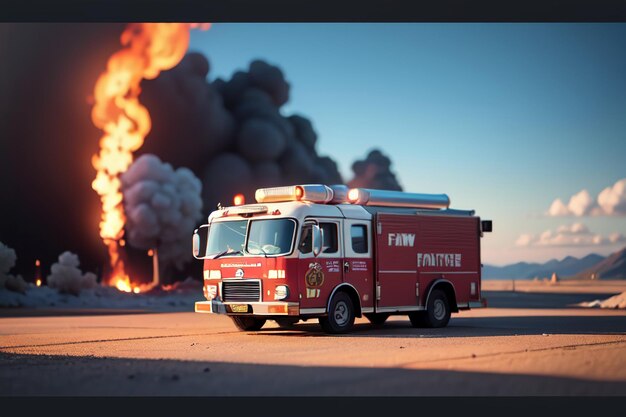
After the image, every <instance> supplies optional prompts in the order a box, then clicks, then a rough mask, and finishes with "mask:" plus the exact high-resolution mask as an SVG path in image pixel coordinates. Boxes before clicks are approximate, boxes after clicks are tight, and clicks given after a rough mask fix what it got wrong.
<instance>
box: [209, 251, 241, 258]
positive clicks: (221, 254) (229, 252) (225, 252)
mask: <svg viewBox="0 0 626 417" xmlns="http://www.w3.org/2000/svg"><path fill="white" fill-rule="evenodd" d="M238 253H239V254H241V255H243V252H242V251H240V250H236V251H229V250H228V249H226V250H225V251H223V252H220V253H218V254H217V255H215V256H214V257H213V259H217V258H221V257H222V256H225V255H236V254H238Z"/></svg>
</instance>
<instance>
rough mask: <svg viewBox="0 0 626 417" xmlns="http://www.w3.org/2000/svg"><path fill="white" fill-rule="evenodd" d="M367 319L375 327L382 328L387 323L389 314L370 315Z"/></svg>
mask: <svg viewBox="0 0 626 417" xmlns="http://www.w3.org/2000/svg"><path fill="white" fill-rule="evenodd" d="M365 317H366V318H367V319H368V320H369V321H370V323H372V324H373V325H375V326H380V325H382V324H383V323H385V322H386V321H387V319H388V318H389V314H387V313H369V314H366V315H365Z"/></svg>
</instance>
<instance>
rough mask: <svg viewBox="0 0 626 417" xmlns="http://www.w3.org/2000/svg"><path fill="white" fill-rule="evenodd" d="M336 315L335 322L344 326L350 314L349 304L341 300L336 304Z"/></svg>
mask: <svg viewBox="0 0 626 417" xmlns="http://www.w3.org/2000/svg"><path fill="white" fill-rule="evenodd" d="M333 315H334V317H335V322H337V324H338V325H340V326H343V325H344V324H346V323H347V322H348V319H349V314H348V306H347V305H346V303H345V302H343V301H340V302H338V303H337V304H336V305H335V311H334V313H333Z"/></svg>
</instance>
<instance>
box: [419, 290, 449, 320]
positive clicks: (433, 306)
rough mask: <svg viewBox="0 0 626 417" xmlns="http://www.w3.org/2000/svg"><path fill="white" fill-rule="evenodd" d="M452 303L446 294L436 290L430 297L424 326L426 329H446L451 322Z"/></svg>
mask: <svg viewBox="0 0 626 417" xmlns="http://www.w3.org/2000/svg"><path fill="white" fill-rule="evenodd" d="M450 313H451V311H450V302H449V301H448V297H447V296H446V293H444V292H443V291H441V290H438V289H434V290H433V291H432V292H431V293H430V297H428V305H427V306H426V314H425V315H424V324H425V325H426V327H435V328H437V327H446V326H447V325H448V322H449V321H450Z"/></svg>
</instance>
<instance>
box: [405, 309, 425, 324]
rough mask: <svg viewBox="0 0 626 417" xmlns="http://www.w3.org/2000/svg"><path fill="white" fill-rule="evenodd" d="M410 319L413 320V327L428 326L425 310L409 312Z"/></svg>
mask: <svg viewBox="0 0 626 417" xmlns="http://www.w3.org/2000/svg"><path fill="white" fill-rule="evenodd" d="M409 320H411V326H413V327H427V325H426V312H425V311H414V312H412V313H409Z"/></svg>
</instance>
